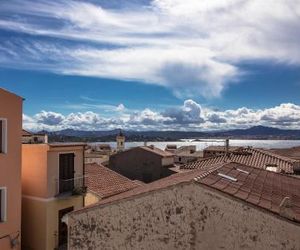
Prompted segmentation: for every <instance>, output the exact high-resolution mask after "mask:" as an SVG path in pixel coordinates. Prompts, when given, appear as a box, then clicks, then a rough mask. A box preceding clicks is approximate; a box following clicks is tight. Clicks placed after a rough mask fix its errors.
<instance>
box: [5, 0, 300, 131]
mask: <svg viewBox="0 0 300 250" xmlns="http://www.w3.org/2000/svg"><path fill="white" fill-rule="evenodd" d="M0 38H1V39H0V87H4V88H6V89H9V90H11V91H13V92H16V93H17V94H19V95H21V96H23V97H24V98H25V99H26V101H25V103H24V127H25V128H27V129H30V130H40V129H47V130H58V129H64V128H74V129H88V130H95V129H98V130H102V129H113V128H124V129H138V130H148V129H155V130H158V129H178V130H216V129H231V128H247V127H250V126H254V125H266V126H273V127H280V128H298V129H300V0H265V1H261V0H249V1H247V0H226V1H225V0H224V1H220V0H152V1H150V0H126V1H125V0H90V1H79V0H77V1H75V0H74V1H72V0H56V1H50V0H2V1H0Z"/></svg>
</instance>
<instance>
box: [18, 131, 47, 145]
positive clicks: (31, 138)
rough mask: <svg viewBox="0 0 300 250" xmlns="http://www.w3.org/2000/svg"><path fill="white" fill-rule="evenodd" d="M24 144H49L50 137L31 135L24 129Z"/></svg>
mask: <svg viewBox="0 0 300 250" xmlns="http://www.w3.org/2000/svg"><path fill="white" fill-rule="evenodd" d="M22 143H23V144H32V143H34V144H37V143H48V135H47V134H34V133H30V132H28V131H26V130H24V129H23V131H22Z"/></svg>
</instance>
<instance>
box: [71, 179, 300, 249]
mask: <svg viewBox="0 0 300 250" xmlns="http://www.w3.org/2000/svg"><path fill="white" fill-rule="evenodd" d="M69 230H70V234H69V242H70V249H74V250H75V249H76V250H77V249H78V250H79V249H80V250H82V249H155V250H158V249H264V250H265V249H300V240H299V234H300V226H299V225H298V224H297V225H296V224H293V223H291V222H287V221H286V220H284V219H281V218H279V217H277V216H275V215H273V214H270V213H268V212H265V211H263V210H260V209H257V208H255V207H252V206H248V205H246V204H244V203H242V202H239V201H237V200H234V199H231V198H228V197H227V196H224V195H223V194H220V193H217V192H215V191H210V190H209V189H206V188H204V187H203V186H200V185H199V184H197V183H194V182H190V183H182V184H178V185H176V186H173V187H170V188H168V189H164V190H159V191H154V192H152V193H147V194H141V195H139V196H136V197H134V198H128V199H126V200H121V201H115V202H113V203H111V204H110V205H102V207H92V208H89V209H87V210H85V211H84V212H83V211H81V212H75V213H73V214H72V215H70V216H69Z"/></svg>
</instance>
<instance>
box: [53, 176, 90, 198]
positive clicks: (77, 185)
mask: <svg viewBox="0 0 300 250" xmlns="http://www.w3.org/2000/svg"><path fill="white" fill-rule="evenodd" d="M86 181H87V176H79V177H75V178H72V179H59V180H56V197H67V196H71V195H84V194H86V191H87V187H86V185H85V184H86Z"/></svg>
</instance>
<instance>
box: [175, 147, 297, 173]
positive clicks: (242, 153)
mask: <svg viewBox="0 0 300 250" xmlns="http://www.w3.org/2000/svg"><path fill="white" fill-rule="evenodd" d="M224 162H237V163H240V164H245V165H247V166H253V167H255V168H260V169H266V170H269V171H274V172H277V173H285V174H296V173H298V172H299V169H300V162H299V161H297V160H294V159H291V158H288V157H284V156H280V155H277V154H275V153H272V152H270V151H268V150H263V149H258V148H251V147H248V148H239V150H237V151H233V152H230V153H228V154H223V155H222V154H221V155H217V156H215V157H210V158H206V159H202V160H198V161H195V162H191V163H187V164H185V165H183V166H181V167H180V168H181V169H184V170H191V169H202V168H205V167H207V166H210V165H214V164H218V163H224Z"/></svg>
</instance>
